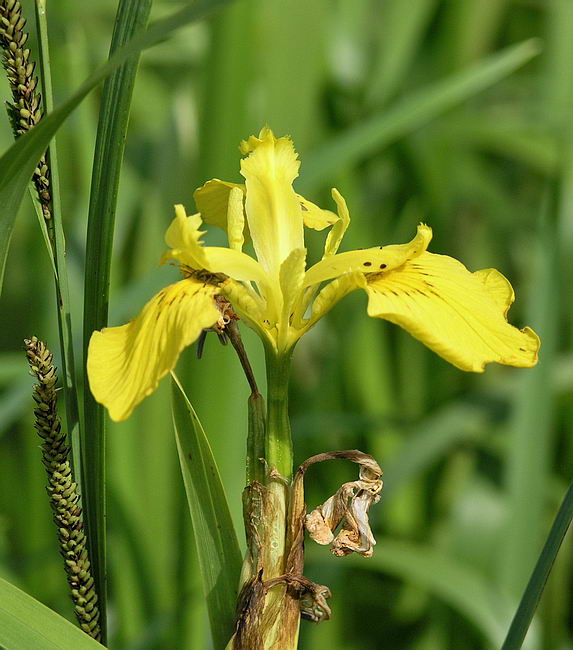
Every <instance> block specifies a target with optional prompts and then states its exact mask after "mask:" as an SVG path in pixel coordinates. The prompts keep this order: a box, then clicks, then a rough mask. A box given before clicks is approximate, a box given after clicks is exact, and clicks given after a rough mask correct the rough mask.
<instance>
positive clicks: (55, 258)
mask: <svg viewBox="0 0 573 650" xmlns="http://www.w3.org/2000/svg"><path fill="white" fill-rule="evenodd" d="M35 6H36V26H37V36H38V52H39V62H40V79H41V84H42V99H43V102H44V109H45V110H44V112H45V113H46V114H50V113H51V112H52V111H53V110H54V102H53V93H52V76H51V67H50V49H49V44H48V25H47V20H46V0H36V5H35ZM46 159H47V163H48V167H49V170H50V171H49V174H50V194H51V205H50V207H51V219H48V220H44V218H43V216H42V215H41V211H40V215H39V218H40V219H41V222H40V223H42V224H45V226H46V230H47V233H48V239H49V244H50V245H49V248H48V253H49V254H50V256H51V257H52V262H53V266H54V270H55V283H56V305H57V311H58V331H59V336H60V350H61V355H62V378H63V386H64V396H65V404H66V421H67V431H68V437H69V440H70V443H71V444H72V446H73V448H74V449H76V447H77V444H78V442H79V413H78V395H77V386H78V382H77V380H76V370H75V361H74V348H73V334H72V317H71V312H70V292H69V287H68V272H67V269H66V244H65V239H64V229H63V226H62V204H61V200H60V179H59V169H58V157H57V152H56V141H55V139H53V140H52V141H51V142H50V146H49V147H48V151H47V156H46ZM76 459H77V456H76ZM76 468H77V464H76ZM76 476H78V474H76Z"/></svg>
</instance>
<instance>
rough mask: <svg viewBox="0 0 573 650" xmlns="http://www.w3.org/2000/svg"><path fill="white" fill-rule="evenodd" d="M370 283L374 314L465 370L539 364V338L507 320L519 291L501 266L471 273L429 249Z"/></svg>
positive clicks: (370, 313) (455, 262)
mask: <svg viewBox="0 0 573 650" xmlns="http://www.w3.org/2000/svg"><path fill="white" fill-rule="evenodd" d="M367 282H368V284H367V286H366V292H367V293H368V297H369V300H368V314H369V315H370V316H375V317H377V318H384V319H386V320H389V321H391V322H393V323H396V324H397V325H400V326H401V327H403V328H404V329H405V330H407V331H408V332H409V333H410V334H412V336H414V337H415V338H417V339H418V340H420V341H421V342H422V343H424V344H425V345H427V346H428V347H429V348H431V349H432V350H433V351H434V352H436V353H437V354H439V355H440V356H441V357H443V358H444V359H446V360H447V361H449V362H450V363H452V364H454V365H455V366H457V367H458V368H461V369H462V370H468V371H473V372H483V370H484V366H485V364H486V363H491V362H497V363H502V364H506V365H510V366H519V367H530V366H534V365H535V364H536V363H537V353H538V350H539V345H540V343H539V338H538V336H537V334H535V332H534V331H533V330H531V329H530V328H529V327H526V328H525V329H523V330H519V329H517V328H516V327H513V326H512V325H510V324H509V323H508V322H507V320H506V314H507V310H508V309H509V307H510V305H511V303H512V302H513V297H514V295H513V289H512V288H511V285H510V284H509V282H508V280H507V279H506V278H505V277H504V276H503V275H502V274H501V273H499V272H498V271H496V270H495V269H486V270H483V271H477V272H476V273H470V272H469V271H468V270H467V269H466V268H465V266H464V265H463V264H461V263H460V262H458V261H457V260H455V259H453V258H452V257H447V256H445V255H435V254H433V253H428V252H425V253H423V254H422V255H420V256H418V257H416V258H415V259H410V260H407V261H406V262H405V263H404V264H403V266H401V267H399V268H396V269H395V270H393V271H390V272H388V273H380V274H378V275H376V276H367Z"/></svg>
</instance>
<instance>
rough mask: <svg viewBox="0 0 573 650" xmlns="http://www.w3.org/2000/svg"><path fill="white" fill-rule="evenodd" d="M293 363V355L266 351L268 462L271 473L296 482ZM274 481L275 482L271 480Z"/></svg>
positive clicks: (266, 445)
mask: <svg viewBox="0 0 573 650" xmlns="http://www.w3.org/2000/svg"><path fill="white" fill-rule="evenodd" d="M290 362H291V353H290V352H287V353H286V354H283V355H282V356H277V355H276V353H275V352H274V351H272V350H266V366H267V431H266V444H265V452H266V460H267V463H268V465H269V470H271V469H276V471H277V472H278V473H279V474H280V475H281V476H282V477H283V478H284V479H285V480H286V481H289V482H290V480H291V478H292V467H293V455H292V439H291V433H290V421H289V417H288V381H289V373H290ZM271 480H273V479H272V478H271ZM273 482H276V481H273Z"/></svg>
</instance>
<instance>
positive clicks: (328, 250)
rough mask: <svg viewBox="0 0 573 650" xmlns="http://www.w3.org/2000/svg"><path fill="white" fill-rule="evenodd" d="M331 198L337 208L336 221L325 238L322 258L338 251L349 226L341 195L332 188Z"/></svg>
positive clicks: (348, 216)
mask: <svg viewBox="0 0 573 650" xmlns="http://www.w3.org/2000/svg"><path fill="white" fill-rule="evenodd" d="M332 198H333V199H334V200H335V201H336V205H337V207H338V220H337V221H336V223H335V224H334V226H333V227H332V230H331V231H330V232H329V233H328V237H327V238H326V243H325V245H324V257H330V256H331V255H334V254H335V253H336V251H338V247H339V246H340V243H341V242H342V238H343V237H344V233H345V232H346V229H347V228H348V226H349V224H350V214H349V212H348V207H347V205H346V201H345V200H344V197H343V196H342V194H341V193H340V192H339V191H338V190H337V189H336V188H334V187H333V188H332Z"/></svg>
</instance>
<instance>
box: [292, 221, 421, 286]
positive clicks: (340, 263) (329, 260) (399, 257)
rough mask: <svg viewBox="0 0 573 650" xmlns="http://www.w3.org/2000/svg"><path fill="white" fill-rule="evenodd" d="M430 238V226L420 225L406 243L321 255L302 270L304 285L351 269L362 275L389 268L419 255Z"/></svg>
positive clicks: (316, 282) (333, 276) (339, 274)
mask: <svg viewBox="0 0 573 650" xmlns="http://www.w3.org/2000/svg"><path fill="white" fill-rule="evenodd" d="M431 239H432V229H431V228H429V227H428V226H426V225H424V224H420V225H419V226H418V232H417V234H416V236H415V237H414V239H412V241H411V242H409V243H408V244H392V245H391V246H379V247H376V248H365V249H363V250H358V251H349V252H348V253H340V254H338V255H330V256H327V257H324V258H323V259H322V260H321V261H320V262H318V263H317V264H315V265H314V266H312V267H311V268H310V269H309V270H308V271H307V272H306V275H305V278H304V286H305V287H309V286H311V285H313V284H318V283H319V282H323V281H324V280H330V279H332V278H337V277H339V276H341V275H344V274H345V273H353V272H355V271H360V272H361V273H365V274H370V273H374V274H376V273H380V271H381V270H385V271H390V270H392V269H395V268H396V267H398V266H401V265H402V264H404V262H405V261H406V260H408V259H411V258H414V257H416V256H418V255H421V254H422V253H423V252H424V251H425V250H426V248H427V247H428V244H429V243H430V240H431ZM333 243H334V241H333Z"/></svg>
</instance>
